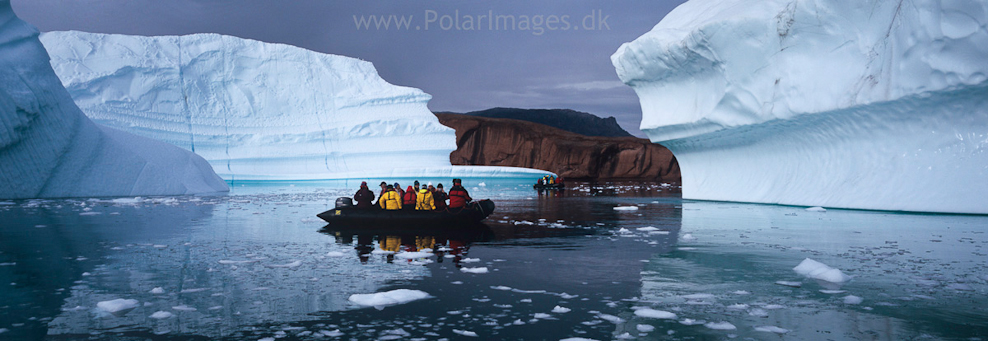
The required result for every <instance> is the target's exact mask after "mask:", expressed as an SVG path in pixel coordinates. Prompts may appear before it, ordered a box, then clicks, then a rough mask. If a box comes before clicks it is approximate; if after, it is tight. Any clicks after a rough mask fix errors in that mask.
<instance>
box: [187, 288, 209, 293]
mask: <svg viewBox="0 0 988 341" xmlns="http://www.w3.org/2000/svg"><path fill="white" fill-rule="evenodd" d="M206 290H209V289H207V288H190V289H182V291H180V292H181V293H183V294H191V293H196V292H202V291H206Z"/></svg>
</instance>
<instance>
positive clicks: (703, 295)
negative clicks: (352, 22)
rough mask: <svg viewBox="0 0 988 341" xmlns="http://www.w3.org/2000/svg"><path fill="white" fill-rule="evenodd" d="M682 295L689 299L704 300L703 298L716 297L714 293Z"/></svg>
mask: <svg viewBox="0 0 988 341" xmlns="http://www.w3.org/2000/svg"><path fill="white" fill-rule="evenodd" d="M682 297H683V298H685V299H688V300H702V299H707V298H714V295H713V294H690V295H683V296H682Z"/></svg>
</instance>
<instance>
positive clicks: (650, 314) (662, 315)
mask: <svg viewBox="0 0 988 341" xmlns="http://www.w3.org/2000/svg"><path fill="white" fill-rule="evenodd" d="M635 315H637V316H639V317H647V318H653V319H664V320H675V319H677V318H679V317H678V316H676V314H675V313H671V312H668V311H664V310H655V309H649V308H645V309H638V310H635Z"/></svg>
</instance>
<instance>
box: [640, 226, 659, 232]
mask: <svg viewBox="0 0 988 341" xmlns="http://www.w3.org/2000/svg"><path fill="white" fill-rule="evenodd" d="M637 230H638V231H642V232H649V231H658V230H659V228H658V227H655V226H645V227H639V228H637Z"/></svg>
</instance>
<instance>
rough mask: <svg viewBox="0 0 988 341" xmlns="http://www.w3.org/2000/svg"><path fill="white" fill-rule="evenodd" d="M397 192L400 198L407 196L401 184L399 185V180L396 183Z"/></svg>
mask: <svg viewBox="0 0 988 341" xmlns="http://www.w3.org/2000/svg"><path fill="white" fill-rule="evenodd" d="M395 192H398V198H399V199H400V198H404V197H405V191H404V190H402V189H401V185H399V184H398V183H397V182H396V183H395Z"/></svg>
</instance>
